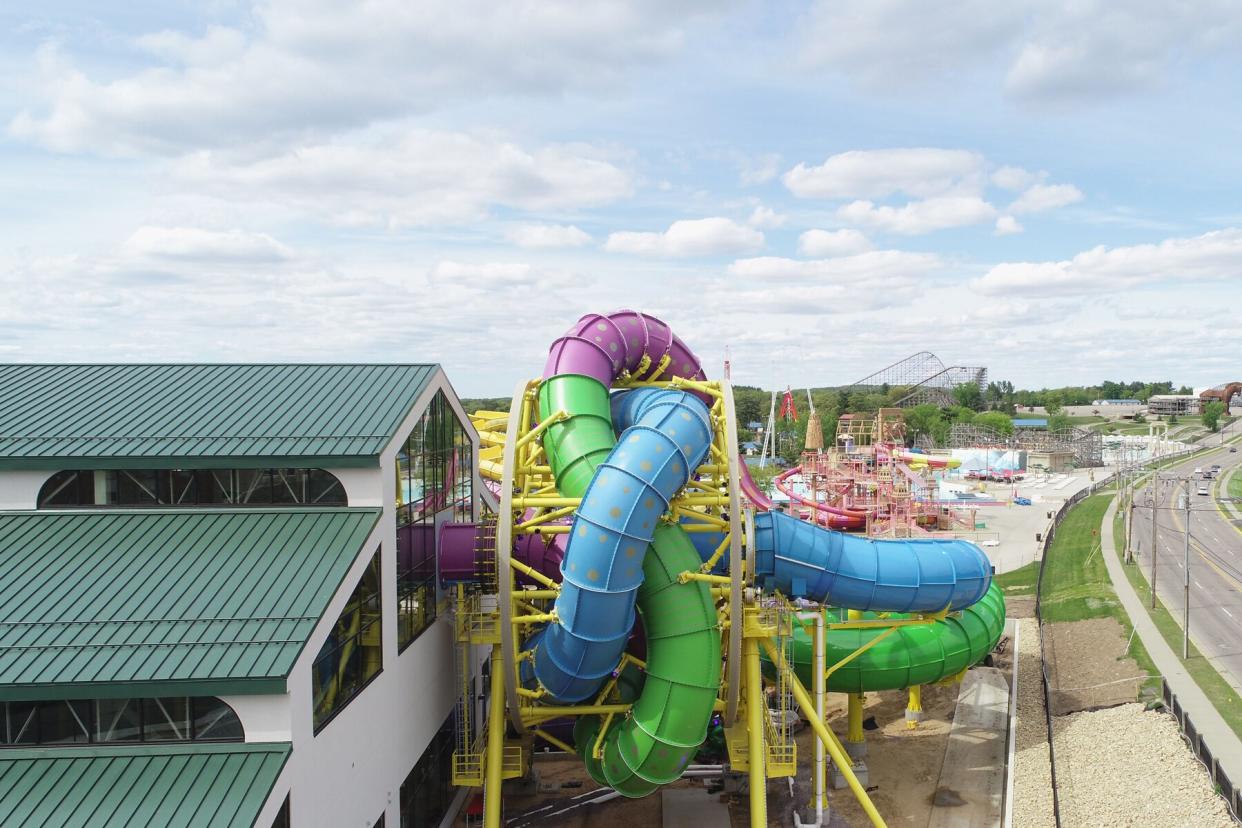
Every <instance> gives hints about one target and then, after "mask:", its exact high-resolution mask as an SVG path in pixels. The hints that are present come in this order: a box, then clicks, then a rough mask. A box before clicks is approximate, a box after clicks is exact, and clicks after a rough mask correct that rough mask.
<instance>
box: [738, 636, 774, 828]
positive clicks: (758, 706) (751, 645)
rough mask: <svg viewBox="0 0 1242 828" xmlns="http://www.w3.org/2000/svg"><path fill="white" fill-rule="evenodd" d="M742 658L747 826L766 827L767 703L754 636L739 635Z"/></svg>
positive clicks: (754, 827)
mask: <svg viewBox="0 0 1242 828" xmlns="http://www.w3.org/2000/svg"><path fill="white" fill-rule="evenodd" d="M742 660H743V661H744V662H745V663H746V730H747V734H746V743H747V747H748V748H749V757H748V759H749V761H750V826H751V828H767V824H768V798H767V787H768V775H767V772H766V771H765V769H764V759H765V756H766V753H767V751H766V750H764V736H765V734H766V732H767V729H766V728H765V727H764V721H763V717H764V716H765V715H767V712H768V711H767V705H766V704H764V700H763V684H762V681H763V678H762V676H761V673H760V669H759V644H758V642H757V641H755V639H753V638H749V637H748V638H744V639H742Z"/></svg>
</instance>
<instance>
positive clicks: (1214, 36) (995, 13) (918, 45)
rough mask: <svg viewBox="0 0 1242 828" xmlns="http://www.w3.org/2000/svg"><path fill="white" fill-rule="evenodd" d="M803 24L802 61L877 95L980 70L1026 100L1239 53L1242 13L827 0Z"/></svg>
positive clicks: (1097, 92)
mask: <svg viewBox="0 0 1242 828" xmlns="http://www.w3.org/2000/svg"><path fill="white" fill-rule="evenodd" d="M799 31H800V38H801V42H802V48H801V56H802V59H803V61H804V63H806V64H809V65H810V66H815V67H824V68H828V69H831V70H833V71H836V72H839V73H841V74H844V75H846V76H848V77H850V78H853V79H856V80H858V81H860V82H862V83H863V84H864V85H866V86H867V87H868V88H869V89H870V90H874V91H884V92H889V93H891V92H893V91H894V90H898V91H908V90H910V89H911V88H917V87H920V86H926V85H927V84H929V83H934V82H939V81H950V82H958V81H960V79H961V78H962V77H963V76H966V75H968V74H969V73H970V72H971V71H972V70H981V72H982V73H983V74H982V76H983V77H984V78H987V77H988V75H989V73H990V75H991V77H993V78H994V83H995V84H996V85H997V86H998V87H999V86H1003V88H1004V89H1005V91H1007V92H1008V93H1009V94H1010V95H1011V96H1013V97H1015V98H1018V99H1027V100H1029V99H1043V100H1047V99H1074V100H1083V101H1088V102H1091V103H1095V102H1096V101H1098V100H1099V99H1100V97H1102V96H1108V95H1117V94H1123V93H1128V92H1133V91H1136V90H1143V89H1148V88H1151V87H1153V86H1156V85H1158V84H1160V83H1162V82H1163V81H1165V80H1166V79H1167V77H1168V76H1169V74H1170V69H1171V67H1176V66H1177V63H1178V62H1179V61H1181V62H1184V60H1185V58H1186V57H1193V56H1212V55H1215V54H1218V53H1223V54H1229V52H1230V51H1231V50H1233V47H1234V45H1235V44H1236V43H1237V41H1238V38H1239V36H1242V18H1239V15H1238V14H1237V5H1236V3H1234V2H1230V0H1204V2H1197V3H1181V4H1179V3H1162V2H1157V1H1156V0H1139V2H1131V3H1122V4H1118V3H1114V4H1104V3H1099V2H1085V3H1084V2H1074V0H1054V1H1053V2H1046V0H1013V2H1006V3H995V2H990V0H961V2H957V3H952V4H948V5H944V4H928V3H925V2H920V0H886V2H882V3H880V2H872V0H817V1H816V2H815V3H814V4H813V5H812V7H811V10H810V12H809V13H808V14H807V16H806V19H805V20H804V21H803V25H801V26H800V27H799ZM996 67H999V71H998V70H997V68H996Z"/></svg>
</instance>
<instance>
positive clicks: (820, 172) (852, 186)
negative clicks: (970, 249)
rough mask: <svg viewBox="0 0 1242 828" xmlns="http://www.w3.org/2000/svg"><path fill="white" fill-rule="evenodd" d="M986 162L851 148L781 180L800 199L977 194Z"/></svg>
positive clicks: (937, 152)
mask: <svg viewBox="0 0 1242 828" xmlns="http://www.w3.org/2000/svg"><path fill="white" fill-rule="evenodd" d="M984 166H985V161H984V158H983V156H981V155H979V154H978V153H974V152H969V151H967V150H950V149H930V148H913V149H881V150H851V151H849V152H842V153H839V154H837V155H832V156H829V157H828V159H827V160H826V161H824V163H823V164H820V165H819V166H807V165H806V164H802V163H799V164H798V165H797V166H796V167H794V168H793V169H791V170H790V171H789V172H787V173H785V175H784V177H783V178H782V181H784V183H785V186H786V187H788V188H789V191H790V192H792V193H793V194H794V195H796V196H799V197H800V198H883V197H884V196H888V195H892V194H894V193H906V194H908V195H912V196H916V197H928V196H936V195H944V194H947V193H952V192H955V191H961V190H963V189H967V190H968V191H970V192H978V190H979V188H980V179H981V178H982V173H983V169H984Z"/></svg>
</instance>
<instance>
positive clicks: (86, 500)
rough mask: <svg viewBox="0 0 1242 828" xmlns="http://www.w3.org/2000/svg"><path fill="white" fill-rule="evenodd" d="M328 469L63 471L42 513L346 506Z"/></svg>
mask: <svg viewBox="0 0 1242 828" xmlns="http://www.w3.org/2000/svg"><path fill="white" fill-rule="evenodd" d="M346 501H347V499H346V497H345V487H344V486H343V485H341V481H340V480H339V479H338V478H337V477H336V475H334V474H332V473H331V472H328V471H324V470H323V469H96V470H92V469H85V470H80V471H61V472H57V473H56V474H54V475H52V476H51V477H50V478H48V480H47V482H46V483H44V484H43V488H42V489H41V490H40V491H39V499H38V505H39V508H40V509H74V508H89V507H108V506H113V507H127V508H133V507H136V506H346V505H348V503H347V502H346Z"/></svg>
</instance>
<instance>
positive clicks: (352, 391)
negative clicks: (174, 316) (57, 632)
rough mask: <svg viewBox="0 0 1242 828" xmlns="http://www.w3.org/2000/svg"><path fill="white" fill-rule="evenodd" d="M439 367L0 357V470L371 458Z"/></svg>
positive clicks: (427, 365) (381, 446) (426, 365)
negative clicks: (44, 361)
mask: <svg viewBox="0 0 1242 828" xmlns="http://www.w3.org/2000/svg"><path fill="white" fill-rule="evenodd" d="M438 368H439V366H437V365H432V364H402V365H344V364H339V365H322V364H320V365H312V364H287V365H251V364H247V365H241V364H217V365H209V364H200V365H177V364H160V365H22V364H8V365H0V468H6V467H7V468H33V467H39V468H43V467H48V468H50V467H52V466H51V465H49V464H51V463H52V461H53V460H59V461H60V462H58V463H56V464H55V465H57V466H58V467H65V461H69V460H80V461H93V462H84V463H83V467H91V466H99V465H104V464H105V463H106V461H108V460H111V461H113V463H115V462H116V461H118V460H123V459H131V460H132V459H143V458H146V459H150V460H162V461H164V462H165V463H167V462H168V461H169V460H170V459H172V458H177V459H180V460H182V461H185V462H184V465H187V466H193V465H194V462H193V461H195V460H200V461H201V460H202V459H203V458H229V457H232V458H243V457H245V458H265V457H267V458H278V457H284V458H292V457H297V458H307V459H314V458H325V459H327V458H333V457H374V456H377V455H378V454H379V453H380V451H382V450H383V447H384V445H385V444H387V442H388V441H389V439H390V438H391V437H392V436H393V433H394V432H395V430H396V428H397V426H398V425H399V424H400V421H401V418H402V417H403V416H404V414H405V413H406V412H408V411H409V410H410V408H411V407H413V405H414V403H415V401H416V400H417V398H418V396H419V394H421V393H422V391H423V389H424V388H425V387H426V385H427V383H428V382H430V380H431V379H432V377H433V376H434V375H435V373H436V371H437V370H438ZM39 461H42V463H40V462H39Z"/></svg>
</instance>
